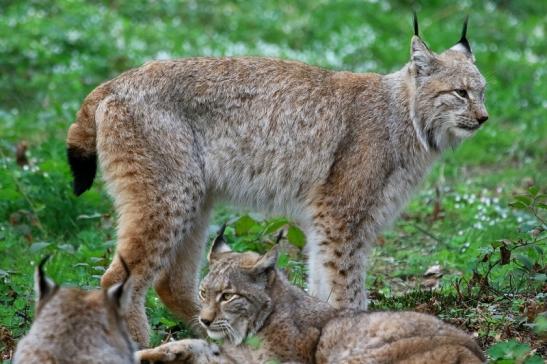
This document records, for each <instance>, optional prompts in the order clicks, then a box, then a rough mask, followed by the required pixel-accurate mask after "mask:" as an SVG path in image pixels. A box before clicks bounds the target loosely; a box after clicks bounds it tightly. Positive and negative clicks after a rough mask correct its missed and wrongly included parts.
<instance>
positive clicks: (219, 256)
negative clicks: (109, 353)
mask: <svg viewBox="0 0 547 364" xmlns="http://www.w3.org/2000/svg"><path fill="white" fill-rule="evenodd" d="M276 260H277V247H274V249H272V250H271V251H270V252H268V253H266V254H265V255H263V256H260V255H258V254H255V253H234V252H231V251H230V249H229V247H228V246H227V245H225V244H224V241H223V238H222V235H220V236H219V237H218V238H217V239H216V240H215V243H214V244H213V247H212V249H211V253H210V254H209V262H210V266H209V273H208V274H207V276H206V277H205V278H204V279H203V282H202V283H201V289H200V297H201V299H202V309H201V312H200V314H199V321H200V323H201V324H202V325H203V327H204V328H205V329H206V330H207V333H208V335H209V336H210V337H212V338H214V339H226V341H228V343H225V345H223V346H222V347H218V346H217V345H214V344H208V343H207V342H205V341H203V340H181V341H175V342H171V343H167V344H164V345H161V346H159V347H157V348H153V349H147V350H142V351H140V352H138V353H137V355H138V357H139V358H140V359H141V360H144V359H146V360H149V361H152V362H156V361H157V362H162V363H172V364H175V363H180V364H182V363H185V364H191V363H193V364H205V363H208V364H228V363H230V364H236V363H237V364H255V363H280V362H281V363H287V362H290V363H316V364H335V363H336V364H338V363H343V364H350V363H355V364H357V363H368V364H438V363H443V364H457V363H465V364H479V363H483V362H484V361H485V358H484V354H483V353H482V351H481V349H480V348H479V347H478V345H477V344H476V343H475V341H474V340H473V339H472V338H471V337H470V336H468V335H466V334H465V333H464V332H462V331H460V330H458V329H456V328H454V327H452V326H450V325H448V324H445V323H444V322H442V321H440V320H438V319H436V318H435V317H433V316H429V315H425V314H420V313H416V312H374V313H369V312H362V311H358V310H340V309H336V308H333V307H332V306H330V305H328V304H326V303H324V302H321V301H320V300H318V299H317V298H314V297H311V296H308V295H307V294H306V293H304V292H303V291H302V290H300V289H299V288H296V287H294V286H292V285H291V284H290V283H289V282H288V281H287V279H286V278H285V276H284V275H283V274H282V273H280V272H279V271H278V270H276V269H275V262H276ZM250 335H254V337H253V340H249V342H251V343H252V342H254V344H242V342H243V341H244V339H245V338H247V337H248V336H250Z"/></svg>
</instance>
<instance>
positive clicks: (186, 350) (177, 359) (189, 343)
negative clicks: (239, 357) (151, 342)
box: [135, 339, 233, 364]
mask: <svg viewBox="0 0 547 364" xmlns="http://www.w3.org/2000/svg"><path fill="white" fill-rule="evenodd" d="M135 356H136V359H137V362H138V363H152V364H153V363H165V364H168V363H169V364H228V363H233V362H232V361H230V360H229V359H228V358H223V356H222V355H221V352H220V349H219V348H218V346H216V345H215V344H209V343H208V342H206V341H204V340H198V339H185V340H179V341H173V342H170V343H166V344H163V345H160V346H158V347H155V348H152V349H145V350H140V351H137V353H136V354H135Z"/></svg>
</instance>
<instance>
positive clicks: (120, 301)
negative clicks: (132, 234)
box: [106, 255, 133, 311]
mask: <svg viewBox="0 0 547 364" xmlns="http://www.w3.org/2000/svg"><path fill="white" fill-rule="evenodd" d="M118 258H119V259H120V262H121V263H122V265H123V269H124V270H125V279H124V280H123V281H122V282H119V283H116V284H113V285H112V286H110V287H109V288H108V289H107V290H106V301H107V302H108V303H110V304H111V305H112V306H113V307H115V308H116V309H117V310H120V311H125V308H126V307H127V306H128V305H129V300H130V298H131V289H132V287H133V285H132V280H131V279H130V278H131V271H130V270H129V267H128V266H127V263H126V262H125V260H124V259H123V258H122V256H121V255H118Z"/></svg>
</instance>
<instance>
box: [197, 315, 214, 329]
mask: <svg viewBox="0 0 547 364" xmlns="http://www.w3.org/2000/svg"><path fill="white" fill-rule="evenodd" d="M199 320H200V321H201V323H202V324H204V325H205V326H206V327H209V325H211V322H212V321H211V320H207V319H206V318H203V317H200V318H199Z"/></svg>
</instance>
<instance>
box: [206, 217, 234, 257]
mask: <svg viewBox="0 0 547 364" xmlns="http://www.w3.org/2000/svg"><path fill="white" fill-rule="evenodd" d="M224 230H226V223H224V225H222V227H221V228H220V230H219V231H218V233H217V237H216V238H215V240H214V241H213V244H211V250H210V251H209V255H208V256H207V260H208V261H209V262H210V261H211V260H214V258H215V255H216V254H218V253H226V252H230V251H232V250H231V249H230V247H229V246H228V244H226V240H225V239H224Z"/></svg>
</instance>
